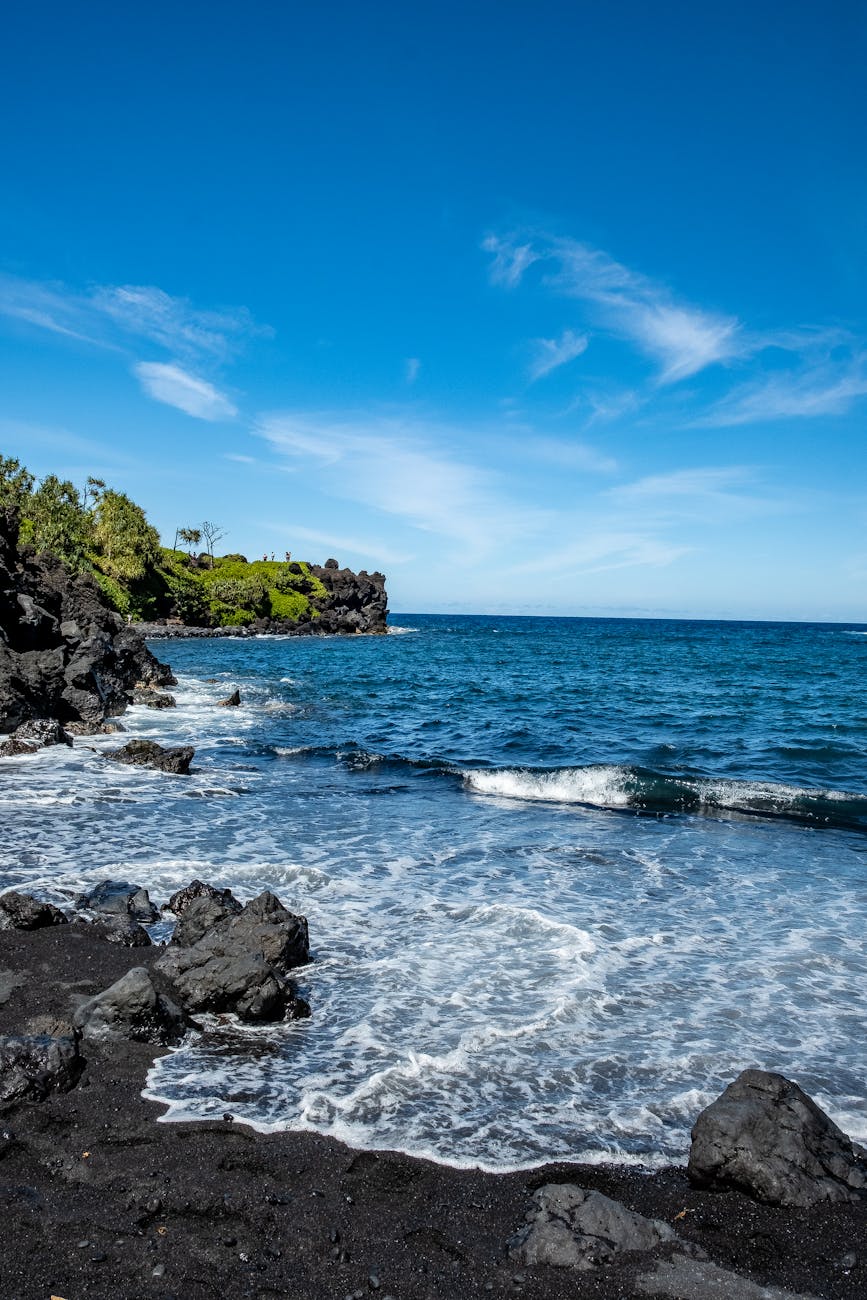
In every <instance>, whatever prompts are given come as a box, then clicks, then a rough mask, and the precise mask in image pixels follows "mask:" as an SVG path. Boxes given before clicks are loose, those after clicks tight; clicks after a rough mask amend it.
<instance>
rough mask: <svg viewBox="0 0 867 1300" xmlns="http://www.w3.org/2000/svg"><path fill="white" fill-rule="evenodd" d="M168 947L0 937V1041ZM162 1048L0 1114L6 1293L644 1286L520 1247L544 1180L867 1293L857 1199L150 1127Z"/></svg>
mask: <svg viewBox="0 0 867 1300" xmlns="http://www.w3.org/2000/svg"><path fill="white" fill-rule="evenodd" d="M158 952H159V949H153V950H148V949H138V950H130V949H123V948H118V947H116V946H114V945H111V944H109V943H107V942H105V940H104V939H100V938H98V937H96V935H95V933H93V932H92V931H91V930H90V929H89V927H87V926H84V925H80V924H74V925H68V926H59V927H57V928H55V929H50V930H40V931H35V932H32V933H23V932H17V931H16V932H4V933H2V934H0V969H2V972H3V975H0V989H2V991H3V992H2V993H0V996H3V994H7V993H8V996H7V997H6V1000H5V1002H3V1004H2V1005H0V1033H5V1034H9V1033H33V1032H58V1030H59V1026H60V1025H61V1024H63V1023H64V1022H68V1020H69V1016H70V1012H71V1007H72V1005H73V1000H74V998H75V997H76V996H89V995H91V994H93V993H96V992H99V991H100V990H102V989H104V988H106V987H107V986H108V985H109V984H110V983H112V982H113V981H114V980H115V979H117V978H118V977H119V976H120V975H121V974H122V973H123V972H124V971H126V970H127V969H129V968H130V967H131V966H134V965H146V964H148V962H149V961H150V960H152V959H153V957H154V956H155V955H156V954H157V953H158ZM16 979H18V980H20V981H21V982H20V983H18V984H17V985H16ZM13 986H14V987H13ZM10 990H11V991H10ZM314 1014H315V1008H314ZM153 1051H154V1049H153V1048H150V1047H147V1046H144V1045H139V1044H134V1043H128V1044H122V1045H120V1046H119V1047H117V1048H114V1049H112V1050H111V1051H99V1052H97V1051H95V1050H93V1051H92V1050H89V1051H88V1053H87V1055H88V1065H87V1068H86V1070H85V1073H84V1075H83V1077H82V1080H81V1082H80V1083H79V1085H78V1087H76V1088H75V1089H73V1090H72V1091H71V1092H69V1093H66V1094H54V1095H51V1096H50V1097H49V1098H48V1099H47V1100H46V1101H44V1102H41V1103H38V1104H37V1103H33V1104H27V1105H23V1106H20V1107H17V1108H14V1109H12V1110H8V1111H7V1112H6V1113H5V1114H4V1115H3V1116H2V1117H0V1126H2V1128H3V1130H4V1135H3V1137H2V1138H0V1300H50V1297H52V1296H55V1297H63V1298H64V1300H79V1297H85V1296H87V1297H112V1300H138V1297H142V1298H143V1300H144V1298H145V1297H147V1298H149V1300H150V1298H153V1300H169V1298H170V1297H174V1298H175V1300H204V1298H205V1297H207V1298H208V1300H212V1298H214V1297H219V1298H225V1300H234V1298H235V1297H255V1298H261V1300H265V1298H266V1297H267V1298H268V1300H271V1298H272V1297H293V1298H294V1297H299V1300H300V1298H301V1297H310V1298H311V1300H314V1298H316V1297H323V1298H326V1297H327V1298H328V1300H332V1298H333V1300H342V1298H343V1297H347V1296H351V1295H352V1294H353V1293H358V1295H359V1296H361V1295H364V1296H373V1295H377V1296H379V1297H386V1296H392V1297H395V1298H396V1300H404V1298H405V1300H410V1298H411V1297H412V1298H418V1300H422V1298H428V1297H430V1300H433V1298H434V1297H455V1298H457V1297H476V1296H478V1297H480V1298H484V1297H487V1296H491V1295H493V1296H509V1297H527V1300H530V1298H531V1297H546V1298H548V1297H550V1298H551V1300H560V1298H561V1297H562V1300H566V1297H569V1300H581V1298H582V1297H585V1296H586V1297H590V1296H592V1297H601V1298H604V1300H608V1298H610V1300H614V1298H615V1297H629V1296H632V1295H636V1294H638V1292H637V1291H636V1290H635V1286H636V1282H635V1279H636V1277H637V1276H639V1275H641V1274H647V1273H648V1271H650V1270H652V1267H653V1263H652V1259H649V1258H648V1256H641V1257H625V1258H624V1259H623V1261H622V1263H618V1264H616V1265H614V1266H611V1267H609V1268H606V1269H602V1270H599V1271H595V1272H593V1273H575V1272H573V1271H571V1270H562V1269H554V1268H549V1267H543V1266H535V1267H532V1268H526V1267H522V1266H520V1265H518V1264H516V1263H515V1262H514V1261H513V1260H510V1259H509V1257H508V1254H507V1249H506V1245H507V1241H508V1238H509V1237H510V1236H511V1234H512V1233H513V1232H514V1231H515V1230H516V1229H518V1228H519V1227H520V1225H521V1223H522V1221H523V1218H524V1214H525V1211H526V1210H527V1208H528V1204H529V1200H530V1196H531V1194H532V1191H533V1189H534V1188H535V1187H538V1186H539V1185H541V1184H543V1183H545V1182H576V1183H578V1184H580V1185H581V1186H583V1187H587V1188H595V1189H597V1190H599V1191H602V1192H604V1193H605V1194H607V1195H609V1196H612V1197H614V1198H616V1199H618V1200H621V1201H622V1202H624V1203H625V1204H626V1205H627V1206H629V1207H630V1208H631V1209H634V1210H637V1211H639V1212H640V1213H642V1214H646V1215H651V1216H654V1217H658V1218H662V1219H665V1220H667V1221H668V1222H670V1223H674V1224H675V1226H676V1228H677V1230H678V1231H679V1232H680V1233H681V1235H682V1236H683V1238H684V1239H685V1240H687V1241H691V1242H694V1243H696V1244H698V1245H700V1246H701V1247H702V1248H703V1250H704V1251H706V1252H707V1254H708V1256H709V1257H710V1258H711V1259H712V1260H713V1261H714V1262H715V1263H716V1264H718V1265H720V1266H722V1267H724V1268H727V1269H732V1270H735V1271H736V1272H738V1273H739V1274H740V1275H741V1276H743V1277H748V1278H750V1279H752V1280H753V1282H755V1283H758V1284H760V1285H764V1286H768V1285H774V1286H777V1287H784V1288H787V1289H789V1290H791V1291H793V1292H798V1293H802V1294H810V1295H813V1296H819V1297H823V1298H824V1297H827V1298H828V1300H831V1298H836V1297H840V1298H841V1300H843V1298H846V1300H863V1297H865V1296H867V1204H864V1205H860V1206H857V1207H839V1206H836V1207H835V1206H829V1207H822V1208H819V1209H812V1210H784V1209H774V1208H771V1207H766V1206H760V1205H757V1204H754V1203H753V1202H752V1201H750V1200H748V1199H747V1198H746V1197H743V1196H740V1195H738V1194H736V1193H728V1192H727V1193H722V1194H721V1193H707V1192H704V1193H701V1192H697V1191H695V1190H693V1189H692V1188H691V1187H690V1186H689V1184H688V1182H687V1180H686V1176H685V1173H684V1171H683V1170H681V1169H678V1168H669V1169H665V1170H661V1171H656V1172H653V1173H646V1172H643V1171H640V1170H636V1169H633V1168H624V1167H618V1166H601V1167H594V1166H581V1165H565V1164H558V1165H550V1166H547V1167H546V1168H544V1169H538V1170H535V1171H533V1172H531V1173H520V1174H509V1175H491V1174H483V1173H479V1172H473V1171H465V1170H455V1169H449V1168H445V1167H442V1166H438V1165H434V1164H430V1163H428V1162H426V1161H421V1160H415V1159H410V1158H408V1157H406V1156H402V1155H397V1154H391V1153H386V1154H383V1153H379V1154H373V1153H363V1152H362V1153H359V1152H354V1151H352V1150H350V1149H349V1148H347V1147H344V1146H342V1145H341V1144H340V1143H338V1142H335V1141H333V1140H329V1139H327V1138H322V1137H318V1136H313V1135H307V1134H288V1133H284V1134H272V1135H262V1134H258V1133H256V1132H254V1131H252V1130H250V1129H249V1128H246V1127H244V1126H242V1125H240V1124H236V1123H234V1122H232V1121H228V1120H227V1121H225V1122H219V1123H195V1124H159V1123H157V1122H156V1121H157V1119H158V1117H159V1115H160V1114H161V1111H162V1108H161V1107H160V1106H158V1105H156V1104H153V1103H151V1102H146V1101H144V1100H143V1099H142V1097H141V1095H140V1094H141V1088H142V1086H143V1083H144V1079H145V1073H146V1071H147V1068H148V1066H149V1064H150V1061H151V1060H152V1057H153ZM744 1064H745V1065H746V1064H749V1063H748V1062H745V1063H744ZM853 1253H854V1256H855V1259H854V1262H853V1259H852V1255H853ZM642 1294H645V1292H642ZM732 1294H733V1295H735V1293H734V1292H733V1293H732Z"/></svg>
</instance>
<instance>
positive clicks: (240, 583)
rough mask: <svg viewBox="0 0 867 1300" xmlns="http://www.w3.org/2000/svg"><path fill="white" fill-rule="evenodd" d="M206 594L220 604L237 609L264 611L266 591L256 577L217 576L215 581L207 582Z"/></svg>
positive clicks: (266, 597)
mask: <svg viewBox="0 0 867 1300" xmlns="http://www.w3.org/2000/svg"><path fill="white" fill-rule="evenodd" d="M208 595H209V596H210V598H211V600H212V601H216V602H218V603H219V604H221V605H231V606H232V607H233V608H237V609H249V610H258V611H260V612H263V613H264V610H265V608H266V602H267V599H268V593H267V591H266V589H265V586H264V584H263V583H262V582H260V581H259V579H258V578H256V577H250V578H233V577H222V576H219V577H218V578H217V580H216V581H215V582H210V583H208Z"/></svg>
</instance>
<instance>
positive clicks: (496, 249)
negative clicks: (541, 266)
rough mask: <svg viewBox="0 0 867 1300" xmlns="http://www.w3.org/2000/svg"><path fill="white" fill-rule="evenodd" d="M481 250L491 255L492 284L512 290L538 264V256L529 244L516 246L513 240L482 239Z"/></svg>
mask: <svg viewBox="0 0 867 1300" xmlns="http://www.w3.org/2000/svg"><path fill="white" fill-rule="evenodd" d="M482 248H483V249H484V250H485V252H486V253H492V254H493V261H492V263H491V279H492V280H493V282H494V284H503V285H505V286H506V288H508V289H514V287H515V285H517V284H519V283H520V281H521V278H522V276H523V274H524V272H525V271H526V270H527V268H528V267H529V266H532V265H533V263H534V262H538V260H539V256H540V255H539V253H537V252H536V251H535V250H534V249H533V247H532V245H531V244H529V243H527V244H518V243H516V242H515V240H513V239H508V238H507V239H500V238H499V237H498V236H497V235H488V236H487V238H485V239H483V240H482Z"/></svg>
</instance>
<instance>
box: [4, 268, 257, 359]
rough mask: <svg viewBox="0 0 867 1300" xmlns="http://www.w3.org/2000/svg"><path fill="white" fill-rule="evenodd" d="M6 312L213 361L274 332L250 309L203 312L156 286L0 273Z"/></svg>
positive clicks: (84, 335)
mask: <svg viewBox="0 0 867 1300" xmlns="http://www.w3.org/2000/svg"><path fill="white" fill-rule="evenodd" d="M0 315H2V316H7V317H9V318H12V319H16V320H20V321H25V322H27V323H28V324H30V325H33V326H36V327H37V328H39V329H45V330H48V331H50V332H51V333H54V334H61V335H66V336H67V337H69V338H74V339H79V340H82V341H83V342H86V343H91V344H93V345H94V346H97V347H101V348H109V349H119V348H120V349H122V348H125V347H126V346H128V342H129V340H130V339H136V340H139V341H141V340H147V341H148V342H149V343H153V344H156V345H157V346H159V347H162V348H165V349H166V350H167V351H168V352H170V353H171V354H172V355H173V356H174V357H179V358H188V359H192V358H206V359H209V360H212V361H225V360H227V359H228V358H229V357H231V356H232V355H234V354H235V353H236V352H237V351H238V350H239V349H240V348H241V347H242V346H243V344H244V342H245V341H246V340H247V339H248V338H251V337H254V336H256V335H262V334H269V333H270V332H271V331H270V330H269V329H268V327H266V326H260V325H257V324H256V323H255V321H254V320H253V319H252V317H251V315H250V313H249V311H248V310H247V309H246V308H245V307H237V308H226V309H220V310H217V311H213V310H203V309H201V308H199V307H196V306H195V305H194V304H193V303H191V302H190V301H189V299H187V298H179V297H172V295H171V294H168V293H166V292H165V291H164V290H163V289H159V288H157V287H156V286H155V285H95V286H92V287H90V288H88V289H86V290H77V289H73V288H71V287H70V286H68V285H65V284H59V283H56V282H43V281H38V280H28V279H25V278H23V277H20V276H13V275H8V274H2V275H0Z"/></svg>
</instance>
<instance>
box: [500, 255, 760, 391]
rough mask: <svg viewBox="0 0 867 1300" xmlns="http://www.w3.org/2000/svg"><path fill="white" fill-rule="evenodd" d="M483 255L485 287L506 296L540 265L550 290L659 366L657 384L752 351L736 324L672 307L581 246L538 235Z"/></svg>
mask: <svg viewBox="0 0 867 1300" xmlns="http://www.w3.org/2000/svg"><path fill="white" fill-rule="evenodd" d="M483 247H484V248H485V249H486V250H487V251H488V252H490V253H492V254H493V262H492V265H491V272H490V274H491V279H492V280H493V281H494V282H495V283H497V284H503V285H505V286H507V287H508V288H514V287H516V286H517V285H518V284H519V283H520V281H521V278H522V277H523V275H524V272H525V271H526V270H527V268H528V267H530V266H531V265H533V264H534V263H537V262H539V263H542V264H543V265H544V266H545V268H546V274H545V282H546V283H547V284H548V286H549V287H551V288H553V289H554V290H556V291H557V292H559V293H561V294H563V295H564V296H566V297H570V298H578V299H581V300H583V301H584V302H586V303H589V304H590V305H591V307H592V308H594V309H595V312H596V314H597V316H598V319H599V322H600V324H602V325H603V326H605V327H606V328H607V329H609V330H610V331H611V332H612V333H614V334H617V335H620V336H621V337H623V338H625V339H628V340H629V341H631V342H632V343H634V344H635V345H636V346H637V347H638V348H640V349H641V350H642V351H643V352H644V353H646V354H647V355H649V356H651V357H652V358H653V359H654V360H655V361H656V362H657V363H658V365H659V367H660V370H659V375H658V380H659V382H660V383H662V384H671V383H675V382H676V381H678V380H681V379H685V378H687V377H688V376H689V375H694V374H696V373H698V371H700V370H704V369H705V368H706V367H707V366H710V365H713V364H715V363H719V362H725V361H729V360H731V359H732V358H734V357H738V356H742V355H743V354H744V351H745V349H748V347H749V346H750V345H749V343H748V341H747V339H746V337H745V335H744V333H743V330H742V327H741V324H740V322H739V321H738V320H737V319H736V318H735V317H732V316H726V315H723V314H722V313H720V312H715V311H709V310H707V309H704V308H701V307H694V306H692V305H690V304H688V303H686V302H681V301H678V300H676V299H675V298H674V296H673V295H672V293H671V291H670V290H669V289H668V288H667V287H666V286H665V285H663V284H659V283H657V282H656V281H654V280H652V279H650V278H649V277H648V276H645V275H642V274H641V273H640V272H638V271H633V270H631V269H630V268H629V267H627V266H624V265H622V263H620V262H617V261H615V260H614V259H613V258H612V257H609V255H608V254H607V253H605V252H602V251H601V250H600V249H596V248H592V247H590V245H588V244H584V243H581V242H580V241H579V240H575V239H562V238H554V237H551V236H548V235H544V234H540V235H536V236H534V237H533V239H531V240H529V241H527V242H524V243H519V242H518V239H517V238H516V237H506V238H500V237H497V236H491V237H489V238H488V239H486V240H485V242H484V244H483Z"/></svg>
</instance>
